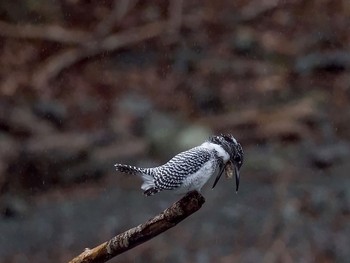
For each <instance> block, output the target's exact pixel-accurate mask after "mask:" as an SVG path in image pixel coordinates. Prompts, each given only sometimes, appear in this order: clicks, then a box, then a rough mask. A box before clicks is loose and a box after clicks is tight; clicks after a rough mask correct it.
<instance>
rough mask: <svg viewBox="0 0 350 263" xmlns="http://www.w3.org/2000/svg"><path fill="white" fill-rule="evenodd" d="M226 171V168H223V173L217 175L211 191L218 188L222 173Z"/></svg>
mask: <svg viewBox="0 0 350 263" xmlns="http://www.w3.org/2000/svg"><path fill="white" fill-rule="evenodd" d="M224 170H225V167H223V168H222V169H221V171H220V172H219V173H218V175H217V176H216V178H215V181H214V184H213V187H212V188H211V189H213V188H214V187H215V186H216V184H217V183H218V182H219V179H220V177H221V175H222V173H223V172H224Z"/></svg>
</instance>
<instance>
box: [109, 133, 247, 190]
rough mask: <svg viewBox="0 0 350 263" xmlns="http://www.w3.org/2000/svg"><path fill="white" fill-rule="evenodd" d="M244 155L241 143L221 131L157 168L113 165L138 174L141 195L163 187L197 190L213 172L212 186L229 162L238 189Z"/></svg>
mask: <svg viewBox="0 0 350 263" xmlns="http://www.w3.org/2000/svg"><path fill="white" fill-rule="evenodd" d="M243 156H244V153H243V148H242V146H241V144H240V143H239V142H237V140H236V139H235V138H234V137H233V136H232V135H231V134H227V135H224V134H220V135H214V136H210V137H209V138H208V140H206V141H204V142H203V143H202V144H201V145H199V146H197V147H194V148H191V149H189V150H187V151H184V152H181V153H179V154H177V155H175V156H174V157H173V158H171V159H170V160H169V161H168V162H167V163H165V164H163V165H160V166H157V167H153V168H139V167H135V166H131V165H127V164H118V163H117V164H115V167H116V170H117V171H119V172H122V173H127V174H132V175H138V176H141V178H142V180H143V184H142V186H141V189H142V190H143V191H144V192H143V193H144V195H146V196H151V195H154V194H156V193H158V192H160V191H163V190H174V191H175V192H176V193H179V194H182V193H187V192H191V191H198V192H200V191H201V188H202V187H203V186H204V184H205V183H206V182H207V181H208V180H209V179H210V178H211V176H213V175H216V178H215V181H214V184H213V186H212V188H214V187H215V186H216V184H217V182H218V181H219V179H220V177H221V175H222V173H223V172H224V170H225V167H227V166H229V165H231V167H230V170H231V173H232V170H233V168H234V171H235V179H236V180H235V181H236V192H238V188H239V179H240V173H239V171H240V168H241V166H242V164H243Z"/></svg>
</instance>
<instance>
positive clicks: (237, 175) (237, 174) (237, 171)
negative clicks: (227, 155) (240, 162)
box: [232, 164, 239, 193]
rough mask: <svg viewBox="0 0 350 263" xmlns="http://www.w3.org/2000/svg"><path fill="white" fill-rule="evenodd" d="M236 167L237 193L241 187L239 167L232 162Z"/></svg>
mask: <svg viewBox="0 0 350 263" xmlns="http://www.w3.org/2000/svg"><path fill="white" fill-rule="evenodd" d="M232 165H233V166H234V167H235V176H236V193H237V192H238V188H239V169H238V167H237V165H234V164H232Z"/></svg>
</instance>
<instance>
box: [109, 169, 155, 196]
mask: <svg viewBox="0 0 350 263" xmlns="http://www.w3.org/2000/svg"><path fill="white" fill-rule="evenodd" d="M114 166H115V168H116V170H117V171H119V172H122V173H127V174H132V175H139V176H141V177H142V180H143V184H142V186H141V189H142V190H143V191H144V194H145V195H147V196H149V195H153V194H155V193H158V192H159V190H157V189H156V186H155V184H154V178H153V175H152V172H151V169H149V168H139V167H135V166H131V165H127V164H118V163H117V164H115V165H114Z"/></svg>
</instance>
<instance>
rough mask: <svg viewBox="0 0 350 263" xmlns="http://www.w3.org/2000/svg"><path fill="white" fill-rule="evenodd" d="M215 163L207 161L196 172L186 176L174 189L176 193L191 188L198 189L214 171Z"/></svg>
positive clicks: (184, 191) (187, 190) (188, 190)
mask: <svg viewBox="0 0 350 263" xmlns="http://www.w3.org/2000/svg"><path fill="white" fill-rule="evenodd" d="M216 170H217V169H216V165H214V164H213V163H212V162H210V161H209V162H207V163H206V164H205V165H203V167H202V168H201V169H200V170H198V171H197V172H196V173H194V174H192V175H190V176H188V177H187V178H186V179H185V180H184V181H183V183H182V185H181V186H180V187H179V188H178V189H176V192H178V193H187V192H190V191H193V190H197V191H200V190H201V188H202V187H203V185H204V184H205V183H206V182H207V181H208V180H209V178H210V177H211V176H212V175H213V174H214V173H215V172H216Z"/></svg>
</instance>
